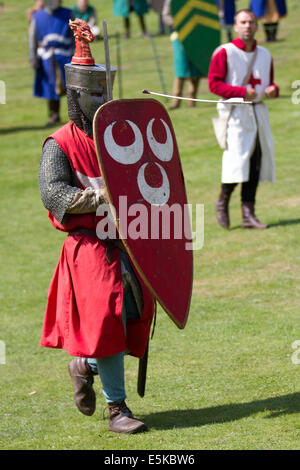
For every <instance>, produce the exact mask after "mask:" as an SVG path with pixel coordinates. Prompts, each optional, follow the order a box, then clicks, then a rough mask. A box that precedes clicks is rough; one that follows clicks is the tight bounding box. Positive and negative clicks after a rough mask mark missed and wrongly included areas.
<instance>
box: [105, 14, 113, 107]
mask: <svg viewBox="0 0 300 470" xmlns="http://www.w3.org/2000/svg"><path fill="white" fill-rule="evenodd" d="M102 27H103V40H104V49H105V68H106V86H107V101H111V100H112V99H113V97H112V80H111V71H110V59H109V48H108V35H107V25H106V21H105V20H103V22H102Z"/></svg>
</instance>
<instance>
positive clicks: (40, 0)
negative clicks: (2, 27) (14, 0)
mask: <svg viewBox="0 0 300 470" xmlns="http://www.w3.org/2000/svg"><path fill="white" fill-rule="evenodd" d="M42 8H44V0H35V2H34V5H33V7H31V8H28V10H27V11H26V18H27V20H28V23H29V24H30V23H31V20H32V17H33V14H34V13H35V12H36V11H39V10H41V9H42Z"/></svg>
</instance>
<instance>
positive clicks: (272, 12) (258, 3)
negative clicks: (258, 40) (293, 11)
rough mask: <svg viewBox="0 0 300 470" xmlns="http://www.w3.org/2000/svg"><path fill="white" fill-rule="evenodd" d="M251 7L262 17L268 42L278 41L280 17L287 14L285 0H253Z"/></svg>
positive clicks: (258, 16)
mask: <svg viewBox="0 0 300 470" xmlns="http://www.w3.org/2000/svg"><path fill="white" fill-rule="evenodd" d="M250 8H251V10H252V11H254V13H255V14H256V16H257V18H261V19H262V22H263V26H264V30H265V34H266V42H274V41H276V39H277V31H278V24H279V19H280V18H281V17H282V16H285V15H286V14H287V8H286V2H285V0H251V1H250Z"/></svg>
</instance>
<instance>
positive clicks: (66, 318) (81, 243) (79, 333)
mask: <svg viewBox="0 0 300 470" xmlns="http://www.w3.org/2000/svg"><path fill="white" fill-rule="evenodd" d="M51 137H52V138H53V139H54V140H55V141H56V142H57V144H58V145H59V146H60V148H61V149H62V151H63V152H64V153H65V154H66V156H67V157H68V160H69V163H70V165H71V168H72V170H73V172H74V174H75V175H76V176H77V178H78V187H80V188H82V189H84V188H85V187H87V186H91V187H92V186H93V185H95V184H96V186H97V185H98V186H101V174H100V170H99V166H98V161H97V156H96V151H95V144H94V141H93V138H92V137H90V136H86V135H85V133H84V132H83V131H82V130H81V129H79V128H78V127H77V126H75V124H73V123H72V122H69V123H68V124H66V125H65V126H63V127H62V128H60V129H59V130H58V131H57V132H55V133H54V134H52V136H51ZM49 218H50V220H51V222H52V224H53V225H54V227H55V228H56V229H58V230H62V231H64V232H70V231H76V230H78V229H88V230H91V231H94V232H96V225H97V223H98V222H99V220H100V219H99V217H97V216H96V214H95V213H88V214H78V215H77V214H76V215H73V214H72V215H69V217H68V219H67V220H66V222H65V223H62V224H61V223H59V222H58V221H57V220H56V219H55V218H54V216H53V215H52V214H50V213H49ZM110 261H111V262H110V263H108V261H107V258H106V245H105V242H103V241H101V240H100V239H98V238H97V237H96V236H93V235H83V234H71V235H69V236H68V237H67V238H66V240H65V242H64V245H63V248H62V252H61V256H60V259H59V261H58V264H57V267H56V270H55V272H54V275H53V278H52V281H51V284H50V287H49V293H48V303H47V309H46V314H45V319H44V324H43V330H42V338H41V346H45V347H51V348H62V349H65V350H66V351H67V352H68V354H70V355H72V356H82V357H95V358H100V357H106V356H110V355H113V354H117V353H119V352H121V351H124V350H126V349H129V350H130V352H131V354H132V355H134V356H137V357H143V356H144V352H145V349H146V345H147V340H148V337H149V331H150V326H151V321H152V317H153V313H154V300H153V297H152V295H151V294H150V292H149V290H148V289H147V287H146V286H145V284H144V283H143V282H142V281H141V279H140V277H139V276H138V275H137V277H138V279H139V281H140V284H141V288H142V292H143V300H144V310H143V314H142V316H141V318H140V319H138V320H135V319H130V320H128V321H127V327H126V333H127V334H126V336H125V332H124V327H123V323H122V302H123V283H122V274H121V263H120V250H119V249H118V248H115V249H114V250H113V251H112V253H111V260H110ZM136 274H137V273H136Z"/></svg>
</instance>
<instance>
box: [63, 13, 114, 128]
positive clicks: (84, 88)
mask: <svg viewBox="0 0 300 470" xmlns="http://www.w3.org/2000/svg"><path fill="white" fill-rule="evenodd" d="M69 24H70V28H71V29H72V30H73V32H74V36H75V40H76V51H75V54H74V56H73V58H72V61H71V63H70V64H66V65H65V73H66V88H67V98H68V111H69V117H70V119H71V121H73V122H74V123H75V124H76V125H77V126H78V127H81V128H84V127H86V126H91V124H92V122H93V117H94V115H95V113H96V111H97V109H98V108H99V106H101V105H102V104H103V103H105V102H106V101H107V82H106V67H105V65H102V64H95V61H94V59H93V57H92V55H91V51H90V48H89V44H88V43H89V42H92V41H93V40H94V35H93V34H92V33H91V31H90V28H89V25H88V24H87V23H86V22H85V21H83V20H80V19H78V18H76V19H75V20H74V21H70V23H69ZM110 72H111V82H112V85H113V82H114V78H115V74H116V68H115V67H111V68H110Z"/></svg>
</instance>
